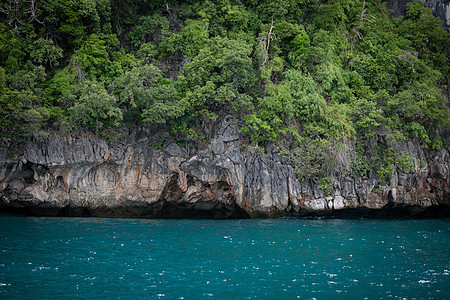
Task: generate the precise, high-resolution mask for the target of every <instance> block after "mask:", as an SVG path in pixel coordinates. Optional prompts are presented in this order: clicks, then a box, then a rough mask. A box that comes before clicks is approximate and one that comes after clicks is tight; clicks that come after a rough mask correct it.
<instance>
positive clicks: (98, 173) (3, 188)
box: [0, 120, 450, 218]
mask: <svg viewBox="0 0 450 300" xmlns="http://www.w3.org/2000/svg"><path fill="white" fill-rule="evenodd" d="M153 135H154V134H153V133H152V132H151V131H148V130H145V129H140V130H134V131H132V132H130V133H127V134H125V136H126V138H123V139H121V140H118V141H114V142H109V143H108V142H106V141H104V140H102V139H99V138H96V137H94V136H86V137H79V138H74V137H59V136H50V137H39V138H37V137H35V138H33V139H31V140H29V141H28V142H27V143H26V144H24V145H22V146H21V147H19V148H15V149H12V148H7V147H6V146H5V145H4V146H3V147H1V148H0V209H1V210H4V211H16V212H22V213H28V214H35V215H61V216H102V217H206V218H246V217H272V216H307V215H313V216H317V215H325V216H358V217H359V216H379V217H385V216H394V217H397V216H398V217H415V216H447V217H448V216H450V214H449V212H450V210H449V207H450V199H449V189H450V188H449V186H448V179H449V175H450V166H449V161H450V157H449V151H448V149H441V150H439V151H429V150H424V149H422V148H420V147H419V146H417V145H415V144H414V143H412V142H408V143H406V142H405V143H399V144H398V145H396V147H397V148H398V150H399V151H400V152H408V153H409V154H410V155H411V157H412V162H413V164H414V168H413V170H410V171H408V172H400V171H394V172H393V173H392V176H391V180H390V184H380V183H379V182H378V181H377V179H376V178H374V177H373V176H368V177H367V178H362V177H349V176H344V175H341V176H338V177H336V178H331V179H330V188H331V193H330V191H328V192H327V193H325V191H324V190H322V189H320V188H319V182H318V181H317V180H315V179H313V178H306V179H303V180H301V181H299V180H297V178H296V176H295V174H294V170H293V167H292V165H291V162H290V161H289V160H288V159H286V158H284V157H280V156H279V154H278V151H277V149H276V148H275V147H268V149H267V152H268V153H267V155H260V154H257V153H250V152H247V151H241V149H240V141H239V134H238V130H237V127H236V126H235V125H233V124H232V122H227V121H226V120H224V121H222V122H221V123H220V124H219V125H218V126H217V128H216V130H215V136H214V138H213V139H212V140H211V142H210V144H209V145H208V147H206V148H205V149H203V150H201V151H199V152H198V153H195V154H194V155H190V156H189V155H188V154H187V152H186V151H185V150H183V149H182V148H180V147H179V146H178V145H177V144H176V143H173V142H170V141H166V142H165V144H164V146H163V148H162V149H159V150H158V149H155V147H154V146H153V145H154V143H153V141H154V140H153V139H152V137H153Z"/></svg>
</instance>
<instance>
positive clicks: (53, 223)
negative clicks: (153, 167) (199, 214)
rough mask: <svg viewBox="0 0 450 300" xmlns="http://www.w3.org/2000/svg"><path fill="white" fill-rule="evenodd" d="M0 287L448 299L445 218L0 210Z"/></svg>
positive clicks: (160, 294)
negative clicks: (113, 215)
mask: <svg viewBox="0 0 450 300" xmlns="http://www.w3.org/2000/svg"><path fill="white" fill-rule="evenodd" d="M0 228H1V230H0V249H1V250H0V251H1V252H0V298H8V299H10V298H167V299H199V298H231V299H245V298H264V299H295V298H305V299H309V298H318V299H322V298H336V296H337V297H338V298H345V299H348V298H359V299H360V298H364V297H368V298H369V299H374V298H389V297H392V298H403V297H406V298H435V299H445V298H450V251H449V245H450V219H437V220H310V219H308V220H305V219H269V220H267V219H266V220H230V221H229V220H141V219H95V218H87V219H82V218H34V217H18V216H8V215H2V216H0Z"/></svg>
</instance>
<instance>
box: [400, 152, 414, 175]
mask: <svg viewBox="0 0 450 300" xmlns="http://www.w3.org/2000/svg"><path fill="white" fill-rule="evenodd" d="M397 168H398V169H399V170H400V171H402V172H403V173H406V172H409V171H411V170H414V168H415V165H414V163H413V162H412V158H411V155H410V154H409V153H407V152H404V153H401V154H400V159H399V160H397Z"/></svg>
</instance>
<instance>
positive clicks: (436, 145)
mask: <svg viewBox="0 0 450 300" xmlns="http://www.w3.org/2000/svg"><path fill="white" fill-rule="evenodd" d="M443 146H444V142H443V141H442V139H441V137H440V136H438V135H437V136H435V137H434V138H433V139H432V140H431V144H430V148H431V150H440V149H441V148H442V147H443Z"/></svg>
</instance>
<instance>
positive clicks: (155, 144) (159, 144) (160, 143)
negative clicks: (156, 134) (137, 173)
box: [150, 141, 164, 150]
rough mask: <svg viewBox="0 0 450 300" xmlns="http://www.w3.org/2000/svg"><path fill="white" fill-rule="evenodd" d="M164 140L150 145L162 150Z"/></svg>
mask: <svg viewBox="0 0 450 300" xmlns="http://www.w3.org/2000/svg"><path fill="white" fill-rule="evenodd" d="M163 144H164V141H157V142H151V143H150V145H152V147H153V148H155V149H156V150H162V149H163Z"/></svg>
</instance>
